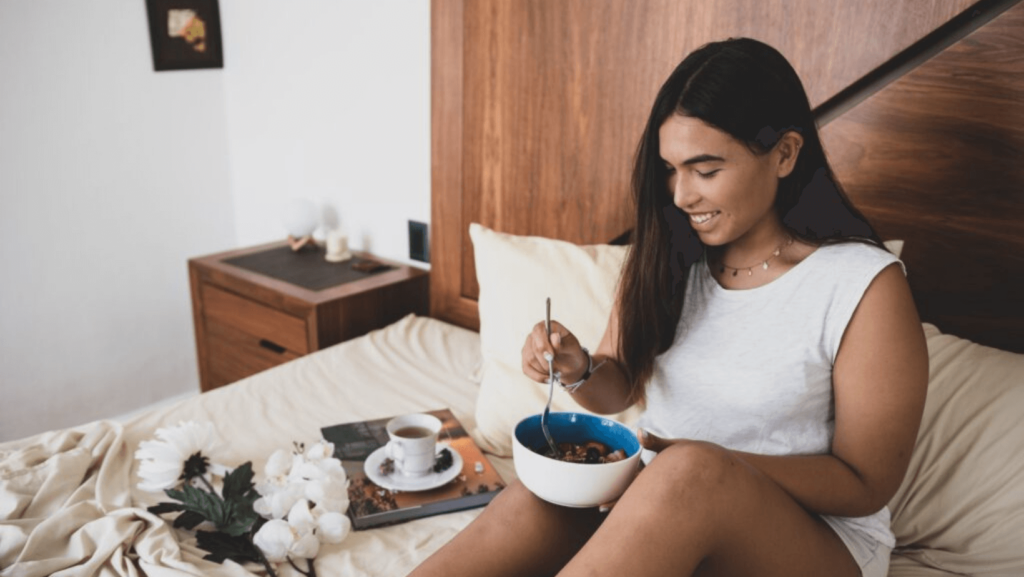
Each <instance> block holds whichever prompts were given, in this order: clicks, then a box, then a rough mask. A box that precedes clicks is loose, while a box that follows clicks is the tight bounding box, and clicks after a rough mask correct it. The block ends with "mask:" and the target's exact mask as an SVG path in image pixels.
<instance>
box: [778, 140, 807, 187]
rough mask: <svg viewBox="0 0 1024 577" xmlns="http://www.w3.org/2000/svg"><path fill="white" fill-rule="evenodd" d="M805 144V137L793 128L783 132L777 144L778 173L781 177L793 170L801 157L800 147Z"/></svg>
mask: <svg viewBox="0 0 1024 577" xmlns="http://www.w3.org/2000/svg"><path fill="white" fill-rule="evenodd" d="M803 145H804V137H803V136H800V134H799V133H798V132H796V131H793V130H790V131H789V132H787V133H785V134H783V135H782V138H780V139H779V141H778V142H777V143H776V144H775V152H776V154H777V158H778V165H777V166H778V170H777V175H778V177H779V178H786V177H787V176H789V175H790V173H791V172H793V168H794V167H795V166H796V160H797V158H799V157H800V148H801V147H802V146H803Z"/></svg>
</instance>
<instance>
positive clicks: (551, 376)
mask: <svg viewBox="0 0 1024 577" xmlns="http://www.w3.org/2000/svg"><path fill="white" fill-rule="evenodd" d="M544 329H545V330H546V331H547V334H548V342H549V343H550V342H551V297H548V300H547V314H546V316H545V317H544ZM544 357H545V359H546V360H547V362H548V404H547V405H545V406H544V412H543V413H541V415H540V430H541V432H543V433H544V439H545V440H546V441H547V442H548V448H549V449H551V456H552V457H553V458H555V459H557V458H558V457H559V452H558V445H556V444H555V440H554V439H553V438H552V437H551V431H549V430H548V413H550V412H551V399H552V397H553V396H554V394H555V367H554V361H555V358H554V356H552V355H551V354H550V353H544Z"/></svg>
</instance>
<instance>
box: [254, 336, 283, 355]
mask: <svg viewBox="0 0 1024 577" xmlns="http://www.w3.org/2000/svg"><path fill="white" fill-rule="evenodd" d="M260 346H261V347H263V348H265V349H268V350H271V351H274V352H275V353H277V354H281V353H283V352H285V350H287V349H285V348H284V347H282V346H281V345H279V344H277V343H275V342H274V341H268V340H267V339H260Z"/></svg>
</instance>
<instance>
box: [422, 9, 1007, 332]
mask: <svg viewBox="0 0 1024 577" xmlns="http://www.w3.org/2000/svg"><path fill="white" fill-rule="evenodd" d="M431 10H432V13H431V18H432V40H431V42H432V90H431V94H432V143H431V146H432V216H431V221H432V229H433V230H432V233H431V244H432V250H431V252H432V254H433V259H432V266H431V277H430V282H431V285H430V291H431V316H434V317H436V318H440V319H442V320H446V321H448V322H452V323H454V324H458V325H461V326H465V327H468V328H472V329H478V328H479V316H478V314H477V308H476V297H477V294H478V291H479V289H478V286H477V284H476V273H475V270H474V267H473V249H472V244H471V242H470V240H469V234H468V227H469V223H471V222H480V223H482V224H484V225H486V226H489V227H491V228H494V229H496V230H499V231H503V232H508V233H512V234H524V235H538V236H546V237H551V238H560V239H563V240H568V241H571V242H576V243H583V244H591V243H602V242H607V241H609V240H610V239H613V238H615V237H617V236H619V235H620V234H622V233H624V232H626V231H627V230H628V229H629V228H630V226H631V218H632V211H631V207H630V200H629V177H630V171H631V168H632V160H633V154H634V150H635V147H636V144H637V142H638V139H639V137H640V134H641V132H642V130H643V125H644V122H645V120H646V117H647V114H648V112H649V110H650V105H651V103H652V102H653V99H654V95H655V93H656V92H657V90H658V87H659V86H660V85H661V82H662V81H664V79H665V78H666V77H667V76H668V74H669V73H670V72H671V70H672V69H673V68H674V67H675V65H676V64H678V62H679V60H681V58H682V57H683V56H684V55H685V54H686V53H688V52H690V51H691V50H693V49H695V48H697V47H699V46H701V45H702V44H704V43H706V42H709V41H713V40H720V39H724V38H728V37H734V36H748V37H753V38H757V39H759V40H762V41H764V42H767V43H768V44H771V45H772V46H775V47H776V48H778V49H779V50H780V51H781V52H782V53H783V54H785V55H786V57H787V58H788V59H789V60H790V62H792V63H793V66H794V67H795V68H796V70H797V72H798V73H799V74H800V76H801V78H802V79H803V81H804V84H805V87H806V89H807V92H808V95H809V97H810V99H811V104H812V106H814V107H815V111H816V113H817V115H818V119H819V127H820V128H821V133H822V138H823V141H824V143H825V148H826V152H827V153H828V155H829V157H830V159H831V161H832V162H833V167H834V168H835V169H836V172H837V175H838V177H839V180H840V182H841V183H842V184H843V186H844V187H845V189H846V190H847V192H848V194H849V195H850V196H851V198H852V199H853V201H854V202H855V203H856V204H857V206H858V207H860V208H861V209H862V210H863V211H864V212H865V213H866V214H867V215H868V217H869V218H871V219H872V221H873V223H874V224H875V226H876V228H877V229H878V231H879V233H880V234H881V236H882V237H883V238H885V239H903V240H904V241H905V242H906V244H905V247H904V252H903V260H904V262H905V263H906V265H907V268H908V271H909V276H908V279H909V281H910V285H911V288H912V290H913V292H914V296H915V300H916V302H917V306H918V309H919V311H920V313H921V317H922V319H923V320H925V321H927V322H932V323H934V324H936V325H938V326H939V328H940V329H942V330H943V331H944V332H948V333H952V334H956V335H958V336H962V337H966V338H970V339H972V340H974V341H977V342H981V343H984V344H989V345H993V346H997V347H1000V348H1003V349H1006V350H1012V351H1018V352H1024V224H1022V221H1024V34H1022V33H1021V30H1024V4H1021V3H1020V1H1019V0H993V1H982V2H972V1H968V0H898V1H894V0H834V1H832V2H828V3H825V2H820V0H715V1H711V0H699V1H694V2H678V1H675V0H559V1H557V2H551V1H550V0H516V1H514V2H511V1H506V0H433V2H432V5H431Z"/></svg>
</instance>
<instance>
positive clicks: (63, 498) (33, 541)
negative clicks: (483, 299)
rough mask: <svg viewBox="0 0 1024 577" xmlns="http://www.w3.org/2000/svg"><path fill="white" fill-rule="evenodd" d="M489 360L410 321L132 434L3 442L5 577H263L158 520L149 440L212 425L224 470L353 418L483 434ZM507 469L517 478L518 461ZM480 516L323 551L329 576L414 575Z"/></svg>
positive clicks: (109, 428)
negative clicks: (423, 419)
mask: <svg viewBox="0 0 1024 577" xmlns="http://www.w3.org/2000/svg"><path fill="white" fill-rule="evenodd" d="M479 356H480V354H479V337H478V335H477V334H476V333H473V332H470V331H466V330H463V329H460V328H457V327H454V326H452V325H448V324H445V323H442V322H439V321H436V320H432V319H427V318H420V317H412V316H410V317H407V318H405V319H403V320H402V321H399V322H398V323H396V324H394V325H392V326H390V327H387V328H386V329H383V330H381V331H375V332H374V333H371V334H369V335H367V336H366V337H363V338H360V339H356V340H353V341H349V342H347V343H343V344H341V345H338V346H336V347H332V348H330V349H327V350H324V351H320V352H318V353H315V354H313V355H309V356H307V357H303V358H301V359H298V360H296V361H293V362H291V363H288V364H286V365H282V366H280V367H277V368H275V369H272V370H270V371H267V372H264V373H261V374H259V375H256V376H254V377H251V378H249V379H246V380H244V381H241V382H239V383H236V384H234V385H231V386H228V387H223V388H221V389H217V390H215V391H211V392H209V393H206V394H203V395H200V396H198V397H196V398H193V399H189V400H186V401H183V402H181V403H179V404H177V405H175V406H173V407H169V408H167V409H162V410H158V411H154V412H151V413H148V414H145V415H143V416H141V417H139V418H137V419H135V420H133V421H131V422H129V423H127V424H125V425H124V426H121V425H120V424H117V423H111V422H96V423H91V424H89V425H84V426H82V427H78V428H74V429H69V430H64V431H57V432H50V433H45V434H42V435H38V436H36V437H32V438H29V439H25V440H22V441H16V442H13V443H6V444H4V445H0V577H8V576H15V575H17V576H19V577H20V576H36V575H40V576H42V575H82V576H85V575H119V576H135V575H140V574H145V575H158V576H159V575H225V576H227V575H251V573H250V572H249V570H250V569H251V570H252V571H255V572H258V573H261V572H262V570H261V568H260V567H257V566H248V567H244V568H243V567H241V566H239V565H237V564H235V563H233V562H231V561H227V562H225V563H224V564H223V565H219V564H216V563H211V562H208V561H203V560H202V557H203V556H204V555H205V552H204V551H202V550H199V549H197V548H196V547H195V546H194V539H193V538H191V532H188V531H180V530H176V529H173V528H171V526H170V523H169V522H167V521H165V520H164V519H162V518H160V517H157V516H155V515H152V514H150V513H148V512H147V511H146V507H147V506H149V505H152V504H155V503H157V502H160V501H162V500H166V498H165V497H164V496H163V495H160V494H151V493H145V492H142V491H139V490H138V489H137V488H136V485H137V483H138V477H137V475H136V469H137V463H136V462H135V460H134V458H133V454H134V452H135V449H136V448H137V447H138V444H139V442H140V441H142V440H145V439H148V438H151V437H152V435H153V432H154V431H155V430H156V429H157V428H158V427H161V426H165V425H172V424H176V423H178V422H179V421H182V420H209V421H211V422H213V423H214V425H215V427H216V429H217V432H218V437H219V439H220V440H221V441H222V443H221V447H220V448H219V450H218V451H217V453H216V456H217V457H218V458H217V459H215V460H217V461H219V462H221V463H224V464H226V465H228V466H232V467H233V466H236V465H240V464H241V463H243V462H245V461H250V460H251V461H253V465H254V467H255V470H256V471H257V472H259V471H261V470H262V468H263V464H264V462H265V460H266V458H267V457H268V456H269V455H270V453H271V452H273V450H274V449H277V448H287V447H290V446H291V444H292V442H293V441H301V442H310V441H315V440H317V439H319V438H320V427H323V426H328V425H332V424H336V423H341V422H347V421H355V420H362V419H371V418H380V417H386V416H389V415H393V414H399V413H403V412H412V411H420V410H428V409H438V408H444V407H449V408H451V409H452V411H453V412H454V413H455V415H456V416H457V417H458V418H459V419H460V420H461V421H462V422H463V424H464V425H465V426H466V427H467V429H470V430H472V428H473V426H474V423H473V404H474V402H475V400H476V391H477V384H476V382H475V381H474V380H473V378H472V377H471V375H472V374H473V373H474V371H475V370H476V368H477V367H478V365H479ZM494 461H497V460H494ZM495 465H496V466H497V467H498V469H499V471H500V472H501V473H502V474H503V475H504V476H505V477H506V479H509V478H510V476H511V465H510V463H509V462H508V461H507V460H502V461H501V462H495ZM477 514H479V510H473V511H464V512H459V513H454V514H448V515H441V516H437V517H431V518H427V519H421V520H417V521H412V522H409V523H404V524H401V525H395V526H392V527H386V528H382V529H374V530H369V531H360V532H353V533H352V534H351V535H350V536H349V537H348V538H347V539H346V540H345V541H344V542H342V543H340V544H338V545H326V546H324V547H323V548H321V551H320V555H319V556H318V557H317V561H316V568H317V573H318V575H320V576H323V577H329V576H332V575H339V576H340V575H346V576H358V575H375V576H376V575H387V576H393V575H405V574H406V573H408V572H409V571H410V570H411V569H412V568H413V567H415V566H416V564H417V563H419V562H420V561H421V560H422V559H424V558H425V557H426V556H428V555H429V554H430V553H432V552H433V551H435V550H436V549H437V548H439V547H440V546H441V545H442V544H444V543H446V542H447V541H448V540H449V539H451V537H452V536H453V535H454V534H455V533H457V532H458V531H459V530H461V529H462V528H463V527H464V526H465V525H467V524H468V523H469V522H470V521H471V520H472V519H473V518H475V516H476V515H477ZM282 569H283V570H282V572H281V573H282V574H289V573H290V572H291V571H290V568H287V567H286V566H282Z"/></svg>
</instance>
